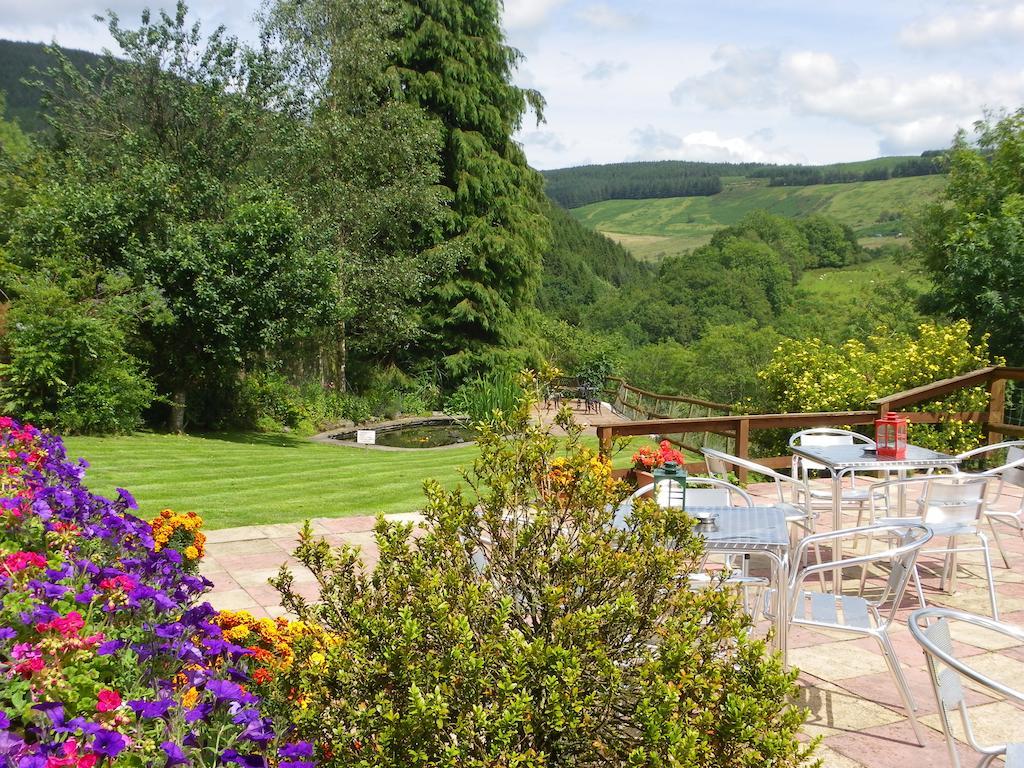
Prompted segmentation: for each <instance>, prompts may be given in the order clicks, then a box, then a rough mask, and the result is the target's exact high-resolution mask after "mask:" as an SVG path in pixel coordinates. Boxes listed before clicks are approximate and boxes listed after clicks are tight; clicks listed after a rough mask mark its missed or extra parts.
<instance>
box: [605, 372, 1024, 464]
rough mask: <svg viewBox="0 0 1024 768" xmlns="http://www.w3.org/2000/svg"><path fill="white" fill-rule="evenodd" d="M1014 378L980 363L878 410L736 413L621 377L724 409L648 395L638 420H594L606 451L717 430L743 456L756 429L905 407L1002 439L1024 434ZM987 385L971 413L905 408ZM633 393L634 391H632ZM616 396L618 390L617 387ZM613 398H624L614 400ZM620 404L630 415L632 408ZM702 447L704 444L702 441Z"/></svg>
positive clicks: (916, 416) (867, 418) (838, 421)
mask: <svg viewBox="0 0 1024 768" xmlns="http://www.w3.org/2000/svg"><path fill="white" fill-rule="evenodd" d="M1008 381H1024V368H1010V367H1006V366H991V367H988V368H979V369H978V370H976V371H971V372H970V373H965V374H963V375H961V376H954V377H953V378H949V379H943V380H941V381H936V382H932V383H931V384H926V385H924V386H922V387H915V388H914V389H908V390H906V391H905V392H896V393H895V394H892V395H887V396H886V397H882V398H879V399H878V400H875V401H874V402H872V404H871V405H872V406H873V408H872V410H863V411H828V412H820V413H760V414H736V413H731V412H730V410H729V407H728V406H725V405H722V404H721V403H708V402H707V401H700V400H695V399H694V398H667V397H665V396H664V395H661V396H659V395H653V393H649V392H644V391H643V390H637V389H636V388H635V387H629V385H626V384H625V382H622V380H621V379H620V380H618V382H619V383H618V385H617V390H618V389H624V390H626V393H624V394H623V398H626V397H627V396H631V397H632V396H636V393H642V395H643V396H644V397H648V398H652V399H651V400H650V401H649V402H652V403H653V402H654V398H656V399H657V401H658V402H666V401H673V400H678V401H679V402H681V403H697V404H703V405H704V406H705V407H714V408H718V409H722V410H724V413H716V414H713V415H711V414H709V415H706V416H698V417H691V416H687V417H684V418H664V417H660V418H652V417H651V415H650V414H652V413H659V411H657V410H656V409H654V408H650V409H644V408H643V407H642V406H641V405H639V404H641V403H643V402H645V401H644V399H643V397H641V398H640V399H639V400H634V403H636V405H635V406H634V407H635V408H636V409H637V410H636V412H637V413H645V414H646V415H647V417H646V418H644V419H641V420H636V421H626V422H612V421H607V420H600V419H598V420H594V421H592V422H591V423H592V424H593V425H594V426H595V427H596V428H597V436H598V439H599V441H600V444H601V451H602V452H603V453H605V454H607V453H609V452H610V451H611V449H612V443H613V441H614V439H615V438H616V437H625V436H631V435H656V436H664V437H673V438H675V440H674V442H676V443H677V444H680V445H684V446H686V447H690V446H689V445H686V444H687V443H688V442H689V443H694V442H696V441H695V440H694V439H693V438H694V437H696V436H697V435H705V436H708V435H714V436H717V437H718V438H721V439H724V440H725V441H731V446H732V447H731V449H729V448H726V449H724V450H727V451H728V452H729V453H732V454H733V455H735V456H740V457H742V458H749V457H750V435H751V432H756V431H757V430H764V429H789V430H791V431H794V432H796V431H799V430H801V429H808V428H810V427H830V426H857V425H864V424H872V423H873V422H874V420H875V419H876V418H878V417H880V416H883V415H885V414H886V413H889V412H899V413H902V414H903V415H904V416H906V417H907V419H908V420H910V421H911V422H914V423H916V424H936V423H939V422H942V421H947V420H952V419H956V420H959V421H968V422H975V423H980V424H982V425H983V428H984V430H985V431H986V432H987V435H988V442H989V443H996V442H999V441H1001V440H1003V439H1005V438H1006V437H1008V436H1014V437H1024V427H1022V426H1019V425H1013V424H1007V423H1006V422H1005V419H1004V413H1005V407H1006V383H1007V382H1008ZM980 386H984V387H987V389H988V393H989V405H988V410H986V411H972V412H967V413H921V412H917V411H904V410H901V409H904V408H906V407H907V406H910V405H914V404H916V403H921V402H925V401H928V400H934V399H936V398H939V397H942V396H943V395H948V394H950V393H952V392H957V391H959V390H962V389H970V388H973V387H980ZM628 393H632V395H630V394H628ZM616 398H618V394H617V392H616ZM610 402H612V403H613V405H614V404H615V403H617V402H618V399H616V400H610ZM616 410H619V412H620V413H622V414H623V415H626V416H627V417H629V412H628V411H625V410H621V409H620V408H619V407H618V406H616ZM702 445H706V446H708V447H716V448H717V447H718V446H717V445H711V444H710V443H707V442H705V443H702ZM696 448H697V449H699V448H700V446H696ZM757 461H758V462H760V463H761V464H766V465H767V466H769V467H777V468H780V467H788V466H789V463H790V457H789V456H770V457H759V458H758V459H757ZM706 470H707V467H706V465H705V464H704V463H703V462H693V463H691V464H687V471H690V472H704V471H706ZM740 479H741V480H743V481H745V480H746V476H745V472H741V474H740Z"/></svg>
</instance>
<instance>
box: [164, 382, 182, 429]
mask: <svg viewBox="0 0 1024 768" xmlns="http://www.w3.org/2000/svg"><path fill="white" fill-rule="evenodd" d="M168 426H169V427H170V429H171V432H174V433H175V434H180V433H182V432H184V431H185V388H184V387H179V388H178V389H176V390H174V395H173V396H172V398H171V419H170V423H169V424H168Z"/></svg>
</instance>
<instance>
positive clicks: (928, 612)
mask: <svg viewBox="0 0 1024 768" xmlns="http://www.w3.org/2000/svg"><path fill="white" fill-rule="evenodd" d="M957 622H961V623H964V624H969V625H972V626H974V627H982V628H984V629H987V630H990V631H992V632H997V633H999V634H1001V635H1004V636H1005V637H1008V638H1011V639H1013V640H1015V641H1016V642H1017V643H1019V644H1021V645H1024V630H1022V629H1021V628H1019V627H1014V626H1011V625H1009V624H1004V623H1002V622H998V621H994V620H992V619H989V618H986V617H984V616H975V615H974V614H971V613H965V612H963V611H954V610H951V609H948V608H922V609H920V610H917V611H914V612H913V613H912V614H910V618H909V619H908V621H907V624H908V626H909V627H910V634H911V635H913V637H914V639H915V640H917V642H918V643H919V644H920V645H921V649H922V650H923V651H924V655H925V659H926V661H927V664H928V676H929V678H930V679H931V683H932V691H933V692H934V693H935V701H936V703H937V704H938V707H939V720H940V721H941V723H942V732H943V734H944V735H945V737H946V748H947V750H949V762H950V765H952V766H953V768H960V758H959V756H958V755H957V752H956V741H955V739H954V735H953V728H952V723H950V719H949V713H950V712H952V711H953V710H958V711H959V712H960V720H961V722H962V724H963V729H964V737H965V739H966V741H967V743H968V744H969V745H970V746H971V748H972V749H973V750H974V751H975V752H978V753H980V754H981V760H980V761H979V762H978V768H986V767H987V766H989V765H991V764H992V762H993V761H994V760H996V759H997V758H999V757H1002V758H1003V759H1004V760H1005V763H1006V768H1024V742H1021V743H1016V744H989V745H984V744H980V743H978V739H977V737H976V736H975V733H974V729H973V728H972V727H971V715H970V710H969V709H968V708H967V703H966V701H965V698H964V688H963V684H962V682H961V678H966V679H967V680H969V681H970V682H971V683H973V684H974V685H975V686H980V687H981V688H983V689H984V690H985V692H986V693H993V694H997V695H999V696H1002V697H1003V698H1005V699H1009V700H1012V701H1015V702H1017V703H1019V704H1021V705H1024V690H1019V689H1015V688H1011V687H1010V686H1008V685H1006V684H1005V683H1003V682H1001V681H999V680H996V679H994V678H991V677H989V676H988V675H985V674H982V673H981V672H979V671H978V670H976V669H973V668H972V667H971V666H970V659H966V660H963V661H961V660H960V659H958V658H957V657H956V655H955V654H954V651H953V642H952V636H951V633H950V626H951V625H954V626H955V624H956V623H957Z"/></svg>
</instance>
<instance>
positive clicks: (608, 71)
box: [583, 59, 629, 80]
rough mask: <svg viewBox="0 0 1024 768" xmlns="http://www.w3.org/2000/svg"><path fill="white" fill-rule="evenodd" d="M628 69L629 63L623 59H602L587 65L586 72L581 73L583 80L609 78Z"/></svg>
mask: <svg viewBox="0 0 1024 768" xmlns="http://www.w3.org/2000/svg"><path fill="white" fill-rule="evenodd" d="M627 69H629V64H627V63H626V62H624V61H607V60H605V59H602V60H601V61H599V62H597V63H596V64H594V66H592V67H589V68H588V69H587V71H586V72H584V73H583V79H584V80H610V79H611V78H612V77H614V76H615V75H617V74H619V73H621V72H625V71H626V70H627Z"/></svg>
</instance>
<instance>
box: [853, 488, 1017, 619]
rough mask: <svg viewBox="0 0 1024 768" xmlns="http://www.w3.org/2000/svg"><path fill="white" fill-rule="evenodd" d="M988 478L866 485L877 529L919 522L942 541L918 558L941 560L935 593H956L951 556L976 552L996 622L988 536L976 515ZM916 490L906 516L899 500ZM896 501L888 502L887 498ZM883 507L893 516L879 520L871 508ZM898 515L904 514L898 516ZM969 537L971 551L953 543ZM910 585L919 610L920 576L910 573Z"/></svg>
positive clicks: (954, 558)
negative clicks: (937, 556)
mask: <svg viewBox="0 0 1024 768" xmlns="http://www.w3.org/2000/svg"><path fill="white" fill-rule="evenodd" d="M990 481H991V478H989V477H985V476H984V475H967V474H954V475H922V476H920V477H912V478H906V479H902V480H884V481H881V482H878V483H874V484H873V485H872V490H873V491H874V492H877V494H874V493H873V495H872V497H871V520H872V521H873V522H876V523H879V524H883V525H886V524H893V523H923V524H924V525H926V526H928V528H929V530H931V531H932V533H933V534H934V535H935V536H944V537H946V538H947V539H948V545H947V546H946V547H942V548H938V549H930V548H929V549H927V550H925V551H924V554H940V555H944V561H943V568H942V576H941V578H940V581H939V588H940V589H943V590H946V591H949V592H955V591H956V581H957V555H958V554H959V553H962V552H981V553H982V557H983V560H984V566H985V578H986V579H987V581H988V593H989V602H990V604H991V607H992V618H994V619H998V618H999V606H998V605H997V603H996V587H995V579H994V578H993V576H992V557H991V553H990V551H989V547H988V537H987V536H985V534H984V533H982V531H981V528H980V523H981V515H982V512H983V510H984V509H985V491H986V489H987V487H988V484H989V482H990ZM915 487H916V488H919V489H920V495H919V496H918V498H917V499H916V501H915V504H916V507H917V509H916V512H917V514H916V515H906V514H905V510H903V509H901V507H903V506H904V504H903V503H902V502H901V501H900V499H902V498H903V497H905V495H906V491H907V489H908V488H910V489H913V488H915ZM894 494H895V495H896V496H897V500H896V501H895V502H894V501H893V495H894ZM879 503H881V504H884V505H885V509H886V510H887V511H888V512H890V513H893V512H894V513H895V515H896V516H881V517H879V516H878V515H877V514H876V513H877V504H879ZM901 513H904V514H901ZM963 536H973V537H974V538H976V539H977V540H978V544H977V546H972V547H963V546H960V544H959V541H958V540H959V539H960V538H961V537H963ZM914 580H915V584H916V587H917V595H918V598H919V599H920V601H921V606H922V607H923V606H924V605H925V601H924V592H923V591H922V589H921V579H920V574H919V573H918V572H917V570H916V569H915V573H914Z"/></svg>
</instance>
